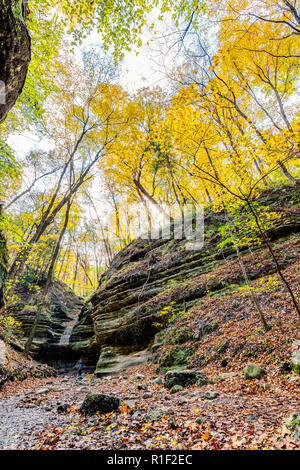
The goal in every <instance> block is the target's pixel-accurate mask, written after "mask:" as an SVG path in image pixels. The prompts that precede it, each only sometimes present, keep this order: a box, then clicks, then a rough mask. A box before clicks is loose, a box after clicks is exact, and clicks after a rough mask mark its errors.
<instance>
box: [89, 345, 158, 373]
mask: <svg viewBox="0 0 300 470" xmlns="http://www.w3.org/2000/svg"><path fill="white" fill-rule="evenodd" d="M150 357H151V354H150V352H149V351H148V350H146V349H145V350H143V351H138V352H132V348H124V347H122V346H121V347H117V348H116V347H114V348H113V347H108V346H106V347H104V348H103V347H102V349H101V354H100V356H99V360H98V362H97V366H96V370H95V374H96V376H102V375H108V374H109V375H114V374H119V373H120V372H122V371H123V370H126V369H128V368H130V367H134V366H137V365H139V364H144V363H145V362H147V361H148V359H149V358H150Z"/></svg>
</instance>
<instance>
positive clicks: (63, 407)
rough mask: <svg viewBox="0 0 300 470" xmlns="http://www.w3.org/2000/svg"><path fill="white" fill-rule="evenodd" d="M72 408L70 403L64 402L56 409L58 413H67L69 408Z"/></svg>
mask: <svg viewBox="0 0 300 470" xmlns="http://www.w3.org/2000/svg"><path fill="white" fill-rule="evenodd" d="M69 408H71V407H70V405H69V404H67V403H64V404H63V405H59V406H58V407H57V408H56V410H57V412H58V413H67V411H68V409H69Z"/></svg>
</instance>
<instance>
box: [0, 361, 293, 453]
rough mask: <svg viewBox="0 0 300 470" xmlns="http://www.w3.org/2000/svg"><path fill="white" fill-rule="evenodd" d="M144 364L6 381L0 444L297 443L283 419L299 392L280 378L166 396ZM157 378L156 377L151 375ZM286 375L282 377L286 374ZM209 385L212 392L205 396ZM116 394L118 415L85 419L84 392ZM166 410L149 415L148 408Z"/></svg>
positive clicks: (21, 446)
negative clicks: (106, 372)
mask: <svg viewBox="0 0 300 470" xmlns="http://www.w3.org/2000/svg"><path fill="white" fill-rule="evenodd" d="M153 372H154V371H153V368H152V366H151V365H149V364H147V365H144V366H138V367H135V368H132V369H130V371H126V374H127V375H119V376H113V377H104V378H101V379H97V378H95V377H94V376H92V375H86V376H83V377H76V376H74V375H65V376H60V377H57V378H53V379H49V378H48V379H47V378H44V379H26V380H25V381H24V382H22V383H7V384H6V385H5V387H3V389H2V391H1V392H0V448H1V449H44V450H45V449H46V450H47V449H53V450H59V449H123V450H126V449H157V446H158V445H159V448H160V449H214V448H215V449H256V448H258V449H273V448H289V449H295V448H299V447H298V446H299V442H298V443H297V442H295V441H293V439H292V438H291V436H289V435H288V432H287V430H285V431H284V432H283V431H282V429H283V428H282V424H283V419H284V418H285V417H286V416H288V415H289V414H291V413H293V412H295V411H296V410H297V409H298V410H299V400H298V399H297V391H296V386H295V391H294V393H293V391H291V389H290V390H289V391H288V392H286V390H285V389H286V388H287V387H286V384H284V382H282V383H281V384H278V383H276V384H274V386H273V387H272V386H270V388H266V389H265V390H262V389H261V388H259V387H258V386H257V385H254V384H252V383H251V384H250V385H247V387H245V386H240V387H239V388H240V389H241V391H236V389H237V387H238V384H239V383H240V380H242V379H240V378H239V377H237V375H238V374H235V375H234V374H233V375H232V376H231V377H230V378H229V380H225V381H223V382H220V383H218V384H213V385H212V384H209V385H206V386H203V387H197V386H192V387H188V388H186V389H184V390H182V391H180V392H178V393H175V394H170V391H169V390H167V389H166V388H164V386H163V385H162V384H158V383H153V378H154V377H155V375H153ZM156 377H157V376H156ZM286 380H288V379H286ZM208 390H210V391H211V390H213V391H216V392H217V393H218V396H217V397H216V398H215V399H207V398H205V394H206V393H207V391H208ZM91 392H92V393H105V394H109V395H114V396H116V397H118V398H120V400H121V402H122V406H121V412H120V413H108V414H106V415H95V416H92V417H87V416H84V415H82V414H80V412H79V408H80V405H81V404H82V402H83V400H84V398H85V396H86V394H87V393H91ZM158 408H159V409H163V410H164V412H165V415H164V416H162V417H161V418H160V419H155V420H154V421H152V422H151V421H149V419H148V418H147V416H149V413H150V414H151V412H153V410H154V412H155V410H157V409H158Z"/></svg>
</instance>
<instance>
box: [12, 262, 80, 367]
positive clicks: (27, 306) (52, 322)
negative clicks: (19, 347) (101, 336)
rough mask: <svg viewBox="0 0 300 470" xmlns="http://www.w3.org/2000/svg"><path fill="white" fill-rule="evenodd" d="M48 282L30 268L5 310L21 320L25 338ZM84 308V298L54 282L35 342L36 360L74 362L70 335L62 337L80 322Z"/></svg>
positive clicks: (33, 348) (62, 284)
mask: <svg viewBox="0 0 300 470" xmlns="http://www.w3.org/2000/svg"><path fill="white" fill-rule="evenodd" d="M45 281H46V278H45V276H39V275H37V274H36V273H35V272H34V271H30V270H29V271H27V272H26V273H25V274H24V275H23V277H22V279H21V281H20V282H19V284H18V285H17V287H16V290H15V293H14V294H15V296H16V300H15V301H11V302H10V303H9V304H8V305H7V306H6V309H5V313H6V314H8V315H11V316H13V317H14V318H15V319H16V320H17V321H19V322H20V323H21V325H22V331H23V333H24V336H25V338H24V339H26V338H27V337H28V335H29V332H30V330H31V327H32V323H33V320H34V317H35V314H36V311H37V304H38V299H39V293H40V291H41V290H42V289H43V287H44V285H45ZM81 308H82V301H81V300H80V299H79V298H78V297H77V296H76V295H75V294H74V292H73V291H72V290H71V289H69V287H68V286H67V285H66V284H64V283H63V282H61V281H59V280H54V281H53V282H52V284H51V285H50V289H49V291H48V295H47V301H46V303H45V307H44V309H43V311H42V314H41V316H40V319H39V322H38V325H37V329H36V333H35V338H34V341H33V347H32V352H33V355H34V356H35V357H36V358H37V359H42V360H44V361H46V362H48V363H55V362H57V361H58V362H59V361H60V360H63V362H64V363H66V362H68V360H69V361H71V362H72V360H73V361H75V360H76V356H75V355H74V352H73V351H72V350H71V349H70V348H69V341H68V338H67V337H66V338H63V336H64V333H65V332H66V330H67V329H68V328H70V325H72V324H74V323H75V322H76V321H77V317H78V314H79V312H80V310H81ZM70 333H71V331H70ZM62 339H64V340H63V341H62Z"/></svg>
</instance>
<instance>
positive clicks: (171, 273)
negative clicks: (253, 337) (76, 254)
mask: <svg viewBox="0 0 300 470" xmlns="http://www.w3.org/2000/svg"><path fill="white" fill-rule="evenodd" d="M299 201H300V198H299V191H298V190H297V189H295V188H294V187H284V188H279V189H274V190H269V191H266V192H265V193H263V194H262V195H261V197H260V203H261V204H263V205H265V206H269V207H270V211H271V212H273V213H276V214H277V217H276V220H275V221H274V222H273V223H272V224H271V226H270V227H269V228H268V235H269V238H270V239H271V240H272V241H273V243H274V244H277V245H278V246H277V248H276V253H277V256H278V258H279V262H280V265H281V267H282V269H285V268H288V267H289V266H291V265H293V264H294V263H295V262H296V260H297V259H298V257H299V243H298V238H297V235H295V234H297V233H298V232H299V228H300V211H299ZM224 223H225V220H224V216H223V214H222V213H220V214H214V213H212V212H210V211H208V212H207V213H206V216H205V244H204V247H203V249H202V250H200V251H187V250H186V249H185V244H186V241H185V240H156V241H151V242H150V241H148V240H142V239H138V240H136V241H134V242H133V243H131V244H130V245H129V246H127V247H126V248H125V249H123V250H122V251H121V252H119V253H118V254H117V256H116V257H115V258H114V260H113V262H112V264H111V266H110V268H109V269H108V271H107V272H106V273H104V275H103V276H102V278H101V282H100V285H99V288H98V289H97V291H96V292H95V294H94V295H93V296H92V297H91V298H90V301H89V303H88V304H87V305H86V306H85V308H84V310H83V311H82V313H81V316H80V320H79V323H77V324H76V326H75V328H74V329H73V332H72V335H71V340H70V342H71V346H72V348H74V349H75V350H76V351H80V353H81V354H82V355H83V356H85V355H86V358H87V359H86V360H87V361H89V363H91V362H92V361H93V360H95V357H96V356H97V354H98V351H99V348H101V351H100V356H99V359H98V362H97V366H96V373H97V374H99V375H101V374H107V373H113V372H117V371H120V370H122V368H125V366H126V364H128V363H130V364H134V363H139V362H142V361H143V360H145V358H146V357H147V353H145V354H144V353H141V351H145V350H146V349H147V348H149V346H150V347H151V350H152V352H153V353H154V352H155V351H158V353H157V354H156V357H155V358H154V360H156V361H157V362H158V365H159V367H161V368H166V369H168V368H171V367H174V366H176V367H178V366H179V365H180V366H184V365H186V364H187V362H188V360H189V358H190V357H193V355H194V354H195V352H196V350H197V348H198V345H197V344H195V343H193V342H191V341H190V340H191V336H192V335H193V334H194V333H193V331H192V330H191V331H189V329H187V330H186V331H182V332H180V331H176V328H177V327H176V328H175V331H173V333H172V335H171V336H172V338H169V342H170V343H171V345H172V346H171V352H170V351H169V352H168V353H166V352H164V353H163V354H159V351H160V349H161V348H163V347H164V346H165V343H164V337H165V336H166V331H168V330H167V328H168V327H169V325H170V324H172V317H174V318H179V317H181V316H186V315H184V314H187V313H190V312H192V308H193V307H194V306H195V305H197V303H199V302H200V303H201V302H202V301H207V299H211V300H212V299H215V298H218V297H220V296H225V295H226V294H228V293H230V292H232V291H233V290H234V289H236V288H237V287H238V286H243V283H244V280H243V277H242V274H241V271H240V268H239V265H238V262H237V260H236V254H235V250H234V248H233V247H232V246H231V245H229V246H226V247H221V246H220V242H221V235H220V231H219V230H218V229H219V228H220V226H222V225H224ZM293 237H295V238H294V239H293ZM289 240H293V241H292V242H291V243H292V244H291V245H286V247H285V245H284V244H285V243H290V242H288V241H289ZM251 250H252V251H251V252H250V251H249V249H248V248H247V246H244V247H242V248H241V251H242V254H243V257H244V262H245V264H246V266H247V269H248V273H249V277H250V278H251V279H252V280H260V279H263V278H264V277H265V276H270V275H272V274H274V273H275V268H274V264H273V262H272V261H271V260H270V257H269V256H268V253H267V251H266V250H265V247H264V246H261V245H259V244H257V245H255V244H254V246H253V247H252V248H251ZM253 252H254V253H255V254H253ZM234 302H237V306H236V308H237V309H238V308H239V300H236V299H234ZM211 308H212V309H214V304H213V303H212V304H211ZM199 321H200V320H199ZM218 321H219V318H218V315H217V313H216V315H214V314H213V315H211V318H210V319H209V321H205V318H204V316H203V319H201V321H200V323H201V322H202V323H203V325H202V326H201V325H200V324H199V325H198V327H199V328H198V327H197V328H198V330H199V333H198V339H199V337H200V336H201V335H202V336H205V335H206V334H208V333H209V332H210V331H213V330H214V329H215V328H216V323H217V322H218ZM160 330H164V331H163V332H162V333H158V332H159V331H160ZM157 333H158V334H157ZM175 333H176V334H175ZM155 335H156V336H155ZM154 336H155V339H154V344H152V343H153V338H154ZM151 344H152V346H151ZM183 345H185V346H183Z"/></svg>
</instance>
